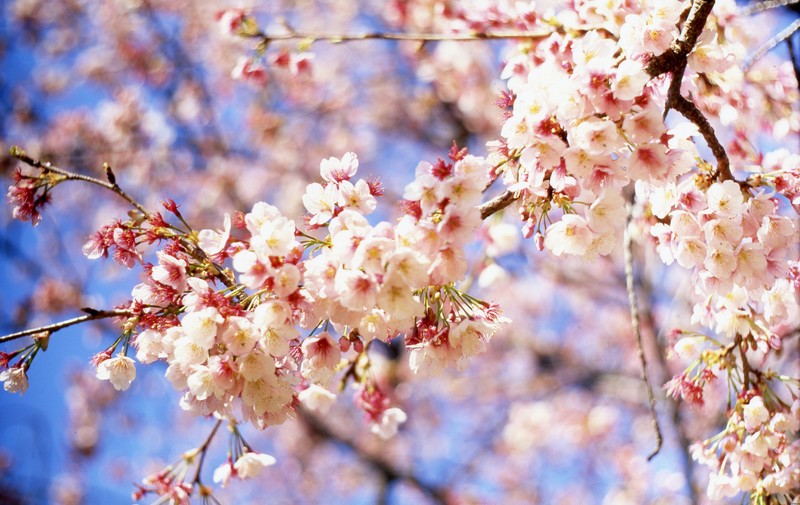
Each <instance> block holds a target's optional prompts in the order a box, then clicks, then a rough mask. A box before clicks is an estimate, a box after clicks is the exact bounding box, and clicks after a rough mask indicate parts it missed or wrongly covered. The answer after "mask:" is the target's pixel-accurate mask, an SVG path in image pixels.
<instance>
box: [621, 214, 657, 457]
mask: <svg viewBox="0 0 800 505" xmlns="http://www.w3.org/2000/svg"><path fill="white" fill-rule="evenodd" d="M627 211H628V220H627V221H628V222H627V224H626V226H625V237H624V239H623V243H624V249H625V284H626V285H627V288H628V304H629V305H630V311H631V327H632V329H633V334H634V336H635V337H636V346H637V351H638V354H639V362H640V365H641V372H642V373H641V380H642V382H644V386H645V389H646V390H647V398H648V400H649V402H650V416H651V418H652V421H653V429H654V430H655V432H656V447H655V449H653V452H651V453H650V455H649V456H647V460H648V461H650V460H651V459H653V458H654V457H655V455H656V454H658V453H659V451H660V450H661V445H662V444H663V439H662V437H661V427H660V426H659V424H658V417H657V416H656V398H655V395H654V394H653V386H652V385H651V384H650V381H649V380H648V378H647V358H646V357H645V355H644V346H643V344H642V332H641V329H640V328H639V305H638V302H637V300H636V286H635V285H634V281H633V245H632V240H631V224H632V221H633V210H632V205H631V204H630V203H629V204H628V206H627Z"/></svg>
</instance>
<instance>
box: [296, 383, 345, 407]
mask: <svg viewBox="0 0 800 505" xmlns="http://www.w3.org/2000/svg"><path fill="white" fill-rule="evenodd" d="M297 398H298V399H299V400H300V402H301V403H302V404H303V405H304V406H305V407H306V408H307V409H308V410H310V411H311V412H316V413H318V414H325V413H326V412H328V410H329V409H330V407H331V405H333V403H334V402H335V401H336V395H334V394H333V393H331V392H330V391H328V390H327V389H325V388H323V387H321V386H318V385H316V384H309V386H308V387H307V388H306V389H304V390H302V391H300V393H299V394H298V395H297Z"/></svg>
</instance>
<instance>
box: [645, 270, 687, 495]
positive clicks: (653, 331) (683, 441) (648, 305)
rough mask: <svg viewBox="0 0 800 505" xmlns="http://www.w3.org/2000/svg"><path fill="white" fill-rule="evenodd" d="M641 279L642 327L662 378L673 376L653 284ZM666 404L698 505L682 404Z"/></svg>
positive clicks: (685, 470) (671, 400)
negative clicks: (656, 315) (653, 347)
mask: <svg viewBox="0 0 800 505" xmlns="http://www.w3.org/2000/svg"><path fill="white" fill-rule="evenodd" d="M640 279H641V280H640V282H639V283H638V284H639V286H640V287H641V291H639V293H640V294H641V295H642V296H641V298H640V300H641V325H642V327H643V328H646V329H647V330H649V334H650V335H652V337H653V339H654V341H655V342H656V348H657V352H656V361H657V363H658V366H659V368H660V370H661V375H662V377H664V378H666V377H668V376H670V375H671V374H670V371H669V366H668V365H667V357H666V349H665V347H664V346H663V345H660V344H659V342H658V339H657V338H656V336H657V335H660V334H661V330H660V329H659V327H658V325H657V324H656V321H655V319H654V318H653V310H652V306H653V304H652V300H654V296H655V295H654V294H653V284H652V283H651V282H649V281H648V279H647V278H641V277H640ZM665 404H666V407H667V412H668V413H669V415H668V416H667V419H669V421H670V422H671V424H672V429H673V430H675V433H676V434H677V435H678V443H679V444H680V447H681V450H682V454H681V456H682V457H681V467H682V471H683V478H684V479H685V480H686V490H687V493H688V494H689V503H690V504H691V505H697V501H698V500H697V497H698V496H699V495H700V491H699V490H698V489H697V483H696V482H695V479H694V476H693V475H694V474H693V465H692V454H691V450H690V449H689V447H690V446H691V441H690V440H689V436H688V435H687V434H686V427H685V426H684V423H683V419H682V416H681V411H680V404H679V403H678V402H677V400H675V399H674V398H672V397H671V396H669V395H667V397H666V400H665Z"/></svg>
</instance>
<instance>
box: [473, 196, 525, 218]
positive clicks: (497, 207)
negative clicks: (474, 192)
mask: <svg viewBox="0 0 800 505" xmlns="http://www.w3.org/2000/svg"><path fill="white" fill-rule="evenodd" d="M516 199H517V196H515V195H514V192H513V191H510V190H506V191H504V192H503V193H501V194H499V195H497V196H496V197H494V198H492V199H491V200H489V201H488V202H486V203H482V204H481V205H478V210H479V211H481V219H486V218H487V217H489V216H491V215H492V214H494V213H495V212H499V211H501V210H503V209H505V208H506V207H508V206H509V205H511V203H512V202H513V201H514V200H516Z"/></svg>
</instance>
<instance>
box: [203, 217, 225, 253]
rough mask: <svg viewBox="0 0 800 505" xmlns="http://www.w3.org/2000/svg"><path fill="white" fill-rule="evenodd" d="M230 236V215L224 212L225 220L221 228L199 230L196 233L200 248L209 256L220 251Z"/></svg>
mask: <svg viewBox="0 0 800 505" xmlns="http://www.w3.org/2000/svg"><path fill="white" fill-rule="evenodd" d="M230 236H231V216H230V214H227V213H226V214H225V221H224V222H223V225H222V230H216V231H215V230H200V232H199V233H198V234H197V241H198V245H199V246H200V249H202V250H203V252H205V253H206V254H208V255H209V256H214V255H216V254H219V253H221V252H222V251H223V250H224V249H225V246H226V245H227V244H228V239H229V238H230Z"/></svg>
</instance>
